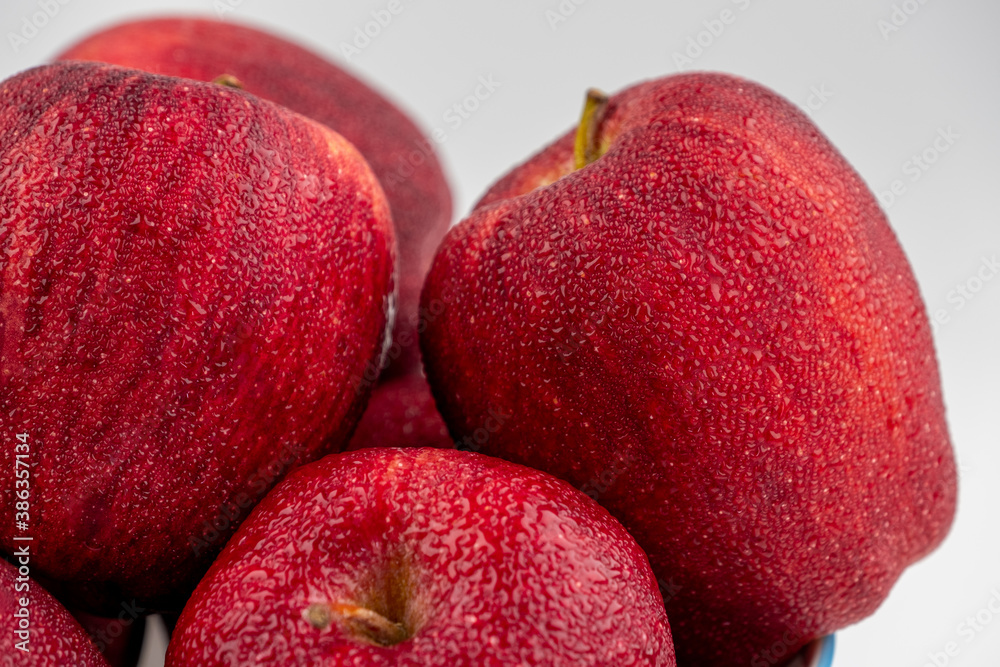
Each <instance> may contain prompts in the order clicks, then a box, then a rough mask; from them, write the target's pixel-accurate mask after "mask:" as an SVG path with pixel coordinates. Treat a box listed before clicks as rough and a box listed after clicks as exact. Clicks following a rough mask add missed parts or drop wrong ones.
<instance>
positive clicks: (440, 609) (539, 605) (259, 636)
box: [167, 449, 675, 667]
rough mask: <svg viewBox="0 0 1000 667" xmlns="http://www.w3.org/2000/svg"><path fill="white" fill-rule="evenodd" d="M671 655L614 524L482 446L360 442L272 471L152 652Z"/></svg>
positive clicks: (478, 659)
mask: <svg viewBox="0 0 1000 667" xmlns="http://www.w3.org/2000/svg"><path fill="white" fill-rule="evenodd" d="M251 664H252V665H291V664H301V665H320V664H322V665H329V666H331V667H332V666H334V665H345V666H346V665H386V666H390V665H391V666H393V667H404V666H406V665H412V666H414V667H416V666H418V665H419V666H420V667H435V666H438V665H440V666H441V667H445V666H447V667H463V666H469V667H487V666H496V667H501V666H506V665H521V666H523V667H530V666H536V665H537V666H543V665H544V666H546V667H547V666H551V665H573V667H584V666H587V665H592V666H594V667H596V666H598V665H600V666H607V665H636V666H637V667H638V666H639V665H643V666H645V665H663V666H670V665H674V664H675V662H674V653H673V648H672V645H671V641H670V628H669V625H668V623H667V617H666V615H665V613H664V609H663V599H662V597H661V596H660V593H659V591H658V590H657V584H656V580H655V579H654V578H653V574H652V572H651V571H650V569H649V562H648V560H647V558H646V555H645V554H644V553H643V552H642V550H640V549H639V547H638V545H636V543H635V541H634V540H633V539H632V538H631V537H630V536H629V534H628V533H627V532H625V529H624V528H622V526H621V524H619V523H618V522H617V521H615V520H614V519H613V518H612V517H611V516H610V515H609V514H608V513H607V512H606V511H605V510H604V509H603V508H601V507H600V506H599V505H598V504H597V503H594V502H593V501H591V500H590V499H589V498H587V497H586V496H584V495H583V494H581V493H579V492H578V491H575V490H574V489H572V488H571V487H570V486H569V485H568V484H566V483H565V482H562V481H559V480H557V479H555V478H553V477H550V476H549V475H546V474H544V473H541V472H538V471H535V470H530V469H528V468H524V467H522V466H518V465H514V464H511V463H507V462H505V461H501V460H499V459H493V458H490V457H486V456H482V455H479V454H474V453H471V452H460V451H456V450H439V449H366V450H364V451H359V452H348V453H345V454H339V455H333V456H328V457H327V458H325V459H323V460H321V461H319V462H316V463H313V464H310V465H308V466H305V467H303V468H301V469H299V470H297V471H296V472H294V473H292V474H291V475H289V476H288V478H287V479H286V480H285V481H284V482H282V483H281V484H280V485H279V486H278V487H277V488H276V489H275V490H274V491H273V492H272V493H271V494H269V495H268V496H267V498H265V499H264V501H263V502H262V503H261V504H260V505H259V506H258V507H257V508H256V509H255V510H254V513H253V514H252V515H251V516H250V518H249V520H248V521H247V522H246V523H244V524H243V526H242V527H241V528H240V530H239V531H238V532H237V533H236V535H235V536H234V537H233V539H232V540H231V541H230V542H229V544H227V545H226V548H225V550H223V552H222V554H221V555H220V556H219V559H218V560H217V561H216V562H215V563H214V564H213V565H212V568H211V570H209V573H208V574H207V575H206V577H205V578H204V579H203V580H202V581H201V583H200V584H199V585H198V588H197V589H196V590H195V592H194V595H193V596H192V597H191V600H190V602H188V604H187V606H186V607H185V608H184V611H183V613H182V614H181V617H180V620H179V621H178V624H177V630H176V632H175V633H174V636H173V639H172V640H171V642H170V646H169V647H168V650H167V665H168V667H181V666H187V665H192V666H193V665H197V666H198V667H211V666H213V665H251Z"/></svg>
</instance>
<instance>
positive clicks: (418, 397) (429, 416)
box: [347, 373, 455, 451]
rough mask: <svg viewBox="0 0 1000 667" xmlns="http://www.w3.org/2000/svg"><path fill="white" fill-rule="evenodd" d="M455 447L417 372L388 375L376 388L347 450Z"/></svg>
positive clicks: (425, 385)
mask: <svg viewBox="0 0 1000 667" xmlns="http://www.w3.org/2000/svg"><path fill="white" fill-rule="evenodd" d="M454 446H455V443H454V442H453V441H452V439H451V436H450V435H448V427H447V426H445V425H444V420H443V419H442V418H441V413H439V412H438V410H437V406H435V405H434V397H433V396H431V390H430V387H429V386H427V379H426V378H425V377H424V376H423V375H422V374H420V373H412V374H410V375H404V376H402V377H398V378H391V379H389V380H386V381H385V382H383V383H381V384H379V385H378V386H377V387H375V390H374V391H373V392H372V396H371V399H370V400H369V401H368V407H367V408H366V409H365V413H364V414H363V415H362V416H361V421H360V422H359V423H358V428H357V429H356V430H355V431H354V435H353V436H351V442H350V443H349V444H348V445H347V451H354V450H357V449H367V448H369V447H436V448H439V449H451V448H453V447H454Z"/></svg>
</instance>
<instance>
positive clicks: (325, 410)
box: [0, 63, 394, 613]
mask: <svg viewBox="0 0 1000 667" xmlns="http://www.w3.org/2000/svg"><path fill="white" fill-rule="evenodd" d="M393 264H394V256H393V230H392V224H391V221H390V218H389V209H388V205H387V204H386V201H385V198H384V196H383V194H382V191H381V188H380V187H379V184H378V182H377V180H376V179H375V177H374V175H373V174H372V172H371V170H370V169H369V168H368V166H367V164H366V163H365V162H364V160H363V158H362V157H361V156H360V154H359V153H358V152H357V151H356V150H355V149H354V148H353V147H352V146H351V145H350V144H349V143H347V142H346V141H345V140H344V139H343V138H342V137H340V136H339V135H337V134H335V133H334V132H332V131H331V130H329V129H328V128H326V127H325V126H323V125H320V124H319V123H316V122H314V121H312V120H309V119H307V118H305V117H303V116H299V115H298V114H295V113H293V112H291V111H288V110H287V109H285V108H283V107H279V106H277V105H275V104H272V103H271V102H267V101H264V100H262V99H260V98H257V97H254V96H252V95H249V94H247V93H246V92H244V91H241V90H235V89H232V88H228V87H224V86H221V85H215V84H209V83H200V82H196V81H191V80H187V79H178V78H172V77H163V76H157V75H152V74H149V73H146V72H140V71H138V70H128V69H124V68H120V67H113V66H107V65H97V64H91V63H60V64H56V65H51V66H46V67H40V68H37V69H33V70H29V71H27V72H24V73H22V74H19V75H18V76H16V77H14V78H11V79H8V80H7V81H5V82H3V83H2V84H0V341H2V348H0V370H2V372H0V405H2V406H3V417H2V421H0V442H3V443H15V442H17V443H18V446H19V448H18V450H17V452H15V447H14V446H13V445H8V444H5V445H4V446H3V447H2V448H0V465H2V466H4V469H5V470H10V471H13V470H14V469H15V460H18V461H20V460H23V461H24V462H26V464H27V465H30V471H31V472H30V498H29V499H28V500H26V501H22V500H21V499H16V498H15V491H14V478H13V476H12V475H4V476H2V481H0V545H2V548H3V549H4V550H6V551H7V552H8V553H10V552H11V551H12V549H13V548H14V546H15V543H14V542H13V533H14V531H15V502H26V503H28V504H29V505H30V511H29V513H28V518H27V519H25V523H26V524H27V525H26V526H25V527H24V528H17V530H27V531H29V533H30V534H31V535H33V536H34V537H35V538H36V540H35V542H34V545H35V546H34V548H35V553H34V556H33V567H34V568H36V570H37V571H38V572H39V573H40V574H44V575H46V576H47V577H48V578H51V579H52V580H55V581H57V582H62V583H63V584H64V589H62V590H60V591H59V592H58V593H57V595H59V596H60V599H64V600H67V603H72V604H73V606H77V607H83V608H85V609H89V610H91V611H94V612H97V613H102V612H103V613H116V612H117V611H118V610H117V601H119V600H128V601H130V602H132V601H135V603H137V604H139V605H140V606H142V607H144V608H147V609H149V610H150V611H153V610H156V609H158V608H161V607H164V608H169V607H171V606H173V605H175V604H178V602H179V601H181V600H183V598H184V595H185V593H186V592H189V591H190V590H191V589H193V587H194V584H195V583H196V582H197V580H198V578H199V577H200V576H201V575H202V574H203V573H204V571H205V569H207V567H208V564H209V563H210V562H211V560H212V558H213V557H214V555H215V554H217V553H218V551H219V550H220V549H221V548H222V546H223V545H224V543H225V541H226V539H227V538H228V536H229V535H231V534H232V532H233V531H234V529H235V526H236V525H237V524H238V523H239V521H240V520H242V519H243V518H244V517H245V516H246V514H247V513H248V512H249V508H250V507H251V506H252V505H253V504H254V503H255V502H256V501H257V500H258V499H259V498H261V497H263V495H264V494H265V493H266V492H267V491H268V490H269V489H270V488H271V487H272V486H274V484H275V483H276V482H277V481H278V479H280V478H281V477H282V476H283V475H284V474H285V473H286V472H287V471H288V470H289V469H290V468H292V467H294V466H296V465H298V464H301V463H303V462H306V461H310V460H313V459H316V458H319V457H320V456H321V455H323V454H325V453H329V452H331V451H338V450H339V449H341V448H343V447H344V446H345V445H346V439H347V436H348V435H349V433H350V432H351V431H352V429H353V428H354V426H355V424H356V423H357V419H358V418H359V417H360V413H361V410H362V408H363V404H364V401H365V399H366V398H367V396H366V394H365V393H364V392H361V393H358V392H356V391H355V387H354V386H353V384H352V382H351V378H352V376H354V375H356V374H359V373H362V372H363V370H364V368H366V367H367V366H368V365H370V364H373V363H374V364H376V365H377V364H378V361H379V358H380V355H381V354H382V353H383V350H384V347H385V344H386V328H387V319H388V316H389V315H388V313H389V312H390V311H391V302H392V292H393V284H392V274H393ZM22 446H23V449H22ZM17 511H20V509H19V508H18V510H17ZM18 521H21V517H20V516H19V517H18ZM53 592H55V591H53ZM108 602H110V603H111V604H112V607H111V608H110V609H106V608H102V606H104V603H108Z"/></svg>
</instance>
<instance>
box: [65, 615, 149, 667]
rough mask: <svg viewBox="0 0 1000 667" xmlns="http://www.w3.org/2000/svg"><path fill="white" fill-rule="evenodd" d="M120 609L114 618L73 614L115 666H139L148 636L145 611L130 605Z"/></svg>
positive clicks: (103, 654)
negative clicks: (143, 645) (146, 636)
mask: <svg viewBox="0 0 1000 667" xmlns="http://www.w3.org/2000/svg"><path fill="white" fill-rule="evenodd" d="M120 609H121V610H120V611H119V612H118V614H117V615H116V616H114V617H110V618H108V617H104V616H95V615H94V614H90V613H87V612H85V611H73V610H70V613H71V614H72V615H73V618H75V619H76V621H77V622H78V623H79V624H80V625H81V626H82V627H83V629H84V631H85V632H86V633H87V635H88V636H89V637H90V639H91V641H92V642H93V644H94V646H96V647H97V650H98V651H100V653H101V655H102V656H103V657H104V659H105V660H106V661H107V663H108V664H109V665H110V666H111V667H136V665H138V664H139V656H140V655H141V654H142V643H143V639H144V637H145V633H146V617H145V616H144V615H143V614H144V612H145V610H144V609H142V608H141V607H138V606H136V605H132V604H129V603H127V602H124V603H122V605H121V607H120Z"/></svg>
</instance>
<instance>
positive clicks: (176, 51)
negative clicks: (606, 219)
mask: <svg viewBox="0 0 1000 667" xmlns="http://www.w3.org/2000/svg"><path fill="white" fill-rule="evenodd" d="M59 58H60V59H62V60H69V59H76V60H97V61H101V62H107V63H112V64H115V65H123V66H126V67H134V68H136V69H142V70H146V71H149V72H154V73H157V74H167V75H171V76H181V77H186V78H189V79H197V80H199V81H213V80H215V79H216V78H218V77H220V76H222V75H229V76H230V77H235V79H236V80H237V81H238V82H239V84H238V85H241V86H242V87H243V88H244V89H246V90H247V91H248V92H251V93H253V94H255V95H259V96H260V97H263V98H265V99H268V100H271V101H273V102H277V103H278V104H281V105H282V106H285V107H288V108H289V109H292V110H293V111H297V112H299V113H301V114H303V115H304V116H308V117H310V118H312V119H314V120H317V121H319V122H321V123H323V124H325V125H327V126H328V127H330V128H332V129H334V130H335V131H336V132H337V133H338V134H340V135H341V136H343V137H345V138H346V139H347V140H348V141H350V142H351V143H352V144H354V146H355V147H356V148H357V149H358V150H359V151H360V152H361V154H362V155H364V157H365V159H366V160H367V161H368V164H369V165H371V168H372V171H374V172H375V176H376V177H378V179H379V180H380V181H381V183H382V186H383V188H384V189H385V193H386V197H387V199H388V200H389V205H390V207H391V209H392V217H393V221H394V223H395V226H396V238H397V242H398V243H399V272H400V273H399V276H400V281H399V313H398V315H397V317H396V327H395V330H394V334H393V338H394V345H393V347H392V348H391V349H390V353H389V360H390V361H391V362H392V364H391V365H390V369H389V373H390V374H399V373H401V372H404V371H406V372H409V371H413V370H416V368H417V367H418V364H419V361H418V346H417V333H416V324H417V304H418V301H419V299H420V287H421V285H422V284H423V279H424V276H425V275H426V273H427V270H428V268H429V267H430V263H431V259H432V258H433V257H434V251H435V250H436V249H437V246H438V243H439V242H440V241H441V238H442V237H443V236H444V234H445V232H446V231H447V229H448V225H449V223H450V222H451V193H450V191H449V189H448V183H447V181H446V180H445V177H444V174H443V173H442V170H441V165H440V164H439V163H438V160H437V157H436V156H435V153H434V148H433V144H432V143H431V142H430V141H429V140H428V139H426V138H425V137H424V135H423V134H422V133H421V131H420V130H419V129H418V128H417V127H416V125H414V123H413V122H412V121H411V120H410V119H409V118H408V117H407V116H406V114H404V113H403V112H402V111H400V110H399V109H398V108H397V107H396V106H395V105H394V104H393V103H392V102H390V101H388V100H387V99H386V98H385V97H383V96H382V95H381V94H380V93H378V92H376V91H375V90H373V89H372V88H370V87H369V86H368V85H367V84H365V83H363V82H362V81H360V80H358V79H357V78H355V77H354V76H352V75H350V74H348V73H347V72H345V71H344V70H342V69H341V68H339V67H337V66H335V65H333V64H332V63H330V62H329V61H327V60H325V59H324V58H322V57H320V56H318V55H316V54H315V53H312V52H311V51H308V50H306V49H304V48H302V47H300V46H298V45H297V44H294V43H292V42H290V41H287V40H285V39H282V38H280V37H277V36H275V35H272V34H269V33H267V32H263V31H260V30H255V29H252V28H248V27H244V26H240V25H236V24H233V23H229V22H223V21H212V20H206V19H195V18H159V19H143V20H139V21H131V22H128V23H123V24H120V25H117V26H114V27H112V28H109V29H107V30H103V31H101V32H99V33H97V34H95V35H92V36H91V37H88V38H87V39H85V40H83V41H82V42H80V43H78V44H76V45H74V46H72V47H70V48H69V49H68V50H66V51H65V52H63V53H62V54H61V55H60V56H59ZM378 370H379V369H378V368H377V367H375V368H369V369H367V373H366V374H365V375H361V376H359V380H358V381H359V382H361V383H365V384H369V383H371V382H372V380H373V379H374V378H376V377H377V375H378Z"/></svg>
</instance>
